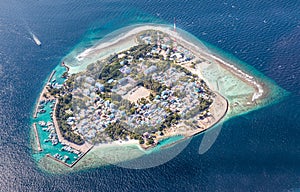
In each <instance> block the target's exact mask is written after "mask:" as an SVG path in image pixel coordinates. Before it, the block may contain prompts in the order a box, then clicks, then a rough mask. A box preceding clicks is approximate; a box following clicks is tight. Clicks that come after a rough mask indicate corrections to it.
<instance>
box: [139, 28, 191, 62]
mask: <svg viewBox="0 0 300 192" xmlns="http://www.w3.org/2000/svg"><path fill="white" fill-rule="evenodd" d="M139 41H140V42H143V43H145V44H148V45H153V47H152V50H151V51H150V52H147V53H146V54H145V57H153V55H161V56H162V57H163V59H164V60H170V61H174V62H176V63H182V62H188V61H191V60H193V59H194V58H195V56H194V55H193V54H192V53H191V52H190V51H189V50H188V49H185V48H184V47H182V46H180V45H178V44H177V42H176V40H172V39H171V38H170V37H168V36H164V34H162V33H159V32H155V33H152V34H151V33H150V34H146V33H145V34H142V35H140V36H139Z"/></svg>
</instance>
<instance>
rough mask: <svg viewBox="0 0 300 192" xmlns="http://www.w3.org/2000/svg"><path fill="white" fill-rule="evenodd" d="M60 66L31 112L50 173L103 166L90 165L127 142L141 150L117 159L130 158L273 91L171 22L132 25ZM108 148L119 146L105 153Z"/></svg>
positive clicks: (203, 128)
mask: <svg viewBox="0 0 300 192" xmlns="http://www.w3.org/2000/svg"><path fill="white" fill-rule="evenodd" d="M61 65H62V66H59V67H60V68H64V69H66V71H63V72H62V70H60V72H58V71H57V70H54V71H53V72H52V74H51V75H50V77H49V79H48V81H47V82H46V84H45V87H44V88H43V90H42V93H41V94H40V98H39V99H38V102H37V105H36V109H35V112H34V115H33V117H34V118H33V132H32V140H33V142H32V143H34V146H35V149H36V155H37V156H39V159H40V164H41V166H42V167H43V168H44V169H46V170H50V171H52V172H55V170H54V169H57V167H59V168H58V169H60V170H66V169H74V170H80V169H82V168H84V167H97V166H101V163H97V162H96V163H94V165H93V166H89V165H88V164H89V163H91V162H92V161H94V160H95V159H96V158H95V157H97V158H104V159H105V158H108V156H110V155H111V151H114V153H118V152H120V150H123V149H125V148H126V146H128V145H130V146H132V145H134V146H136V150H139V151H141V153H139V154H138V155H137V154H136V153H133V152H132V153H131V152H130V153H129V154H127V157H126V158H125V157H124V159H122V157H121V158H118V160H117V161H123V160H124V161H126V160H130V159H134V158H136V157H139V156H141V155H143V151H147V150H150V149H152V148H155V147H156V146H157V145H159V144H160V142H161V141H162V140H164V139H167V138H171V137H175V136H181V139H180V140H182V139H185V138H190V137H192V136H194V135H197V134H199V133H203V132H205V131H206V130H207V129H209V128H211V127H213V126H214V125H216V124H217V123H219V122H220V121H223V120H224V119H228V118H230V117H232V116H235V115H238V114H242V113H245V112H249V111H251V110H253V109H256V108H258V107H261V106H264V105H266V103H268V102H267V100H268V99H270V98H274V97H275V96H274V91H271V90H273V89H272V88H273V87H275V86H274V85H273V84H272V83H270V82H268V81H266V82H262V81H261V79H262V78H258V77H254V76H252V75H250V74H249V73H248V70H247V69H242V68H238V67H237V66H236V65H233V64H231V63H229V62H227V61H225V60H224V59H222V58H221V57H218V55H216V54H212V53H211V52H210V51H209V50H208V49H207V48H206V47H205V46H203V45H200V44H199V42H196V41H195V39H193V38H189V37H187V36H186V34H184V33H182V32H178V29H176V26H175V24H174V27H170V26H164V25H154V24H149V25H142V26H140V25H137V26H134V27H132V28H130V29H128V30H125V31H122V33H121V35H119V36H117V37H116V38H115V39H113V40H110V41H107V42H101V43H99V44H97V45H95V46H93V47H91V48H89V49H86V50H84V51H82V52H80V53H78V54H77V53H76V54H70V55H69V56H68V57H66V58H64V59H63V61H62V64H61ZM59 79H60V80H59ZM180 140H179V141H178V142H180ZM113 147H118V148H119V150H108V152H105V149H108V148H113ZM99 151H101V152H100V153H99ZM125 151H126V150H125ZM135 152H136V151H135ZM89 154H90V156H89ZM130 154H131V155H130ZM120 156H122V155H120ZM49 162H50V163H49ZM81 162H82V163H81ZM108 162H110V161H109V160H108ZM54 164H59V165H57V166H55V167H56V168H52V167H53V165H54ZM91 164H93V163H91ZM60 165H62V166H60Z"/></svg>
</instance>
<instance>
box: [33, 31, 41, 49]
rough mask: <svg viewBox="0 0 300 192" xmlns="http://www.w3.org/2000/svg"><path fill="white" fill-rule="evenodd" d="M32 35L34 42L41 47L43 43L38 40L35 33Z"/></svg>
mask: <svg viewBox="0 0 300 192" xmlns="http://www.w3.org/2000/svg"><path fill="white" fill-rule="evenodd" d="M31 35H32V38H33V40H34V42H35V43H36V44H37V45H38V46H40V45H41V44H42V43H41V41H40V40H39V39H38V38H37V36H35V35H34V34H33V33H32V34H31Z"/></svg>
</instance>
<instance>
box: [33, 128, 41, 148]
mask: <svg viewBox="0 0 300 192" xmlns="http://www.w3.org/2000/svg"><path fill="white" fill-rule="evenodd" d="M33 129H34V134H35V140H36V144H37V146H38V150H39V151H42V150H43V149H42V147H41V143H40V138H39V135H38V130H37V128H36V123H33Z"/></svg>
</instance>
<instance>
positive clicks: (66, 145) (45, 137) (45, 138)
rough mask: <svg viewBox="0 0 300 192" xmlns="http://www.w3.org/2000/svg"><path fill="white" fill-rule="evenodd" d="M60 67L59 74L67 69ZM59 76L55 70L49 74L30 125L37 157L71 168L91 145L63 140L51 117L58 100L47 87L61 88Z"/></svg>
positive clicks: (61, 81) (54, 120)
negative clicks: (32, 130) (49, 159)
mask: <svg viewBox="0 0 300 192" xmlns="http://www.w3.org/2000/svg"><path fill="white" fill-rule="evenodd" d="M62 67H63V68H62V69H59V72H63V71H64V70H65V69H67V68H66V67H65V66H64V65H62ZM60 70H61V71H60ZM61 75H62V74H60V73H59V74H57V70H53V71H52V73H51V74H50V76H49V78H48V80H47V82H46V84H45V86H44V88H43V90H42V92H41V94H40V96H39V99H38V101H37V104H36V107H35V111H34V114H33V124H32V125H33V129H34V140H35V142H36V145H37V150H38V151H39V153H38V154H37V155H39V156H41V157H43V156H44V157H47V158H51V159H54V160H55V161H57V162H59V163H62V164H63V165H65V166H68V167H73V166H74V165H75V164H76V163H77V162H78V161H79V160H80V159H81V158H82V157H84V155H85V154H86V153H87V152H89V151H90V150H91V149H92V147H93V145H90V144H88V143H85V144H84V145H76V144H74V143H71V142H69V141H67V140H65V139H64V138H63V136H62V133H61V131H60V129H59V126H58V124H57V121H56V118H55V115H53V114H54V111H55V110H56V104H57V102H58V100H57V99H55V97H54V96H53V95H52V94H51V93H49V91H48V89H47V87H57V88H59V87H60V86H62V83H63V82H64V80H65V79H64V78H60V76H61ZM56 79H57V80H56Z"/></svg>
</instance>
